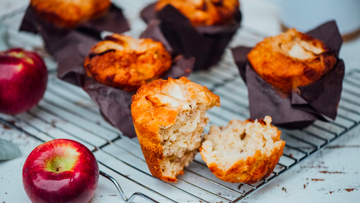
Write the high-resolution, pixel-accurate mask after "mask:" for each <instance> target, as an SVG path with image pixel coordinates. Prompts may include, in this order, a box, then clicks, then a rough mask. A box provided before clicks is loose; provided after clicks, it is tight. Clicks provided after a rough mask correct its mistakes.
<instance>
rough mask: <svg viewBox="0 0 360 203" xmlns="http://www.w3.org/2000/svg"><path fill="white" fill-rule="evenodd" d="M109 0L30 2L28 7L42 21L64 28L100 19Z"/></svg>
mask: <svg viewBox="0 0 360 203" xmlns="http://www.w3.org/2000/svg"><path fill="white" fill-rule="evenodd" d="M110 4H111V2H110V0H31V1H30V6H31V7H32V8H33V9H34V10H35V12H36V13H37V14H38V15H39V16H41V17H42V18H43V19H45V20H47V21H49V22H51V23H53V24H55V25H57V26H59V27H65V28H74V27H76V26H77V25H79V24H80V23H82V22H85V21H88V20H91V19H94V18H97V17H100V16H101V15H103V14H105V13H106V12H107V10H108V8H109V6H110Z"/></svg>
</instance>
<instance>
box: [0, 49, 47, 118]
mask: <svg viewBox="0 0 360 203" xmlns="http://www.w3.org/2000/svg"><path fill="white" fill-rule="evenodd" d="M47 80H48V74H47V69H46V66H45V64H44V61H43V60H42V59H41V57H40V56H39V55H37V54H36V53H34V52H29V51H24V50H22V49H20V48H15V49H10V50H7V51H4V52H0V113H5V114H17V113H21V112H24V111H26V110H28V109H30V108H31V107H33V106H34V105H36V104H37V103H38V102H39V101H40V99H41V98H42V97H43V95H44V92H45V89H46V84H47Z"/></svg>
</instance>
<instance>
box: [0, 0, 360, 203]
mask: <svg viewBox="0 0 360 203" xmlns="http://www.w3.org/2000/svg"><path fill="white" fill-rule="evenodd" d="M27 3H28V2H27V1H24V0H1V1H0V16H2V15H5V14H6V13H10V12H12V11H14V10H16V9H17V8H20V7H23V6H24V5H26V4H27ZM241 10H242V12H243V21H242V24H243V25H244V26H246V27H250V28H252V29H254V30H257V31H259V32H262V33H265V34H267V35H275V34H278V33H280V24H279V20H278V16H279V8H278V5H276V4H274V3H270V2H268V1H262V0H243V1H241ZM0 44H1V42H0ZM340 57H341V58H343V59H344V61H345V64H346V69H347V71H349V70H350V69H353V68H358V69H360V38H357V39H355V40H353V41H350V42H346V43H344V44H343V46H342V49H341V52H340ZM0 74H1V73H0ZM0 138H2V139H7V140H10V141H12V142H14V143H16V144H17V145H18V146H19V147H20V149H21V151H22V154H23V156H22V157H21V158H17V159H14V160H11V161H7V162H0V203H11V202H16V203H19V202H29V199H28V198H27V196H26V194H25V191H24V189H23V187H22V180H21V170H22V166H23V163H24V161H25V159H26V157H27V155H28V154H29V153H30V152H31V150H32V149H33V148H35V147H36V146H37V145H39V144H40V143H41V142H39V141H37V140H35V139H34V138H33V137H30V136H27V135H25V134H21V133H19V132H18V131H16V130H2V129H1V124H0ZM359 154H360V127H357V128H355V129H353V130H351V131H350V132H348V133H347V134H346V135H344V136H343V137H341V138H340V139H338V140H337V141H335V142H334V143H332V144H331V145H330V146H328V147H326V148H325V149H323V150H322V151H320V152H319V153H317V154H315V155H314V156H312V157H310V158H308V159H307V160H304V161H302V162H301V163H300V164H297V165H296V166H295V167H293V168H292V169H290V170H289V171H287V172H285V174H283V175H281V176H280V177H278V178H277V179H276V180H274V181H273V182H271V183H270V184H269V185H267V186H266V187H265V188H263V189H261V190H260V191H257V192H256V193H255V194H252V195H251V196H249V197H247V198H245V199H244V200H242V201H240V202H257V203H268V202H299V203H300V202H334V203H335V202H336V203H337V202H360V161H359ZM127 195H130V194H127ZM91 202H93V203H97V202H121V201H120V199H119V195H118V193H117V192H116V190H115V188H114V187H113V186H112V185H111V184H109V182H108V180H105V179H104V178H100V180H99V185H98V188H97V190H96V194H95V196H94V198H93V199H92V201H91Z"/></svg>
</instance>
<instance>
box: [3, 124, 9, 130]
mask: <svg viewBox="0 0 360 203" xmlns="http://www.w3.org/2000/svg"><path fill="white" fill-rule="evenodd" d="M2 126H3V128H4V129H11V127H9V126H7V125H5V124H3V125H2Z"/></svg>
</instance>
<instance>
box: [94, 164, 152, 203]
mask: <svg viewBox="0 0 360 203" xmlns="http://www.w3.org/2000/svg"><path fill="white" fill-rule="evenodd" d="M100 175H101V176H103V177H105V178H106V179H108V180H110V181H111V182H112V183H113V184H114V185H115V187H116V189H117V190H118V192H119V193H120V196H121V197H122V198H123V199H124V201H125V202H132V201H133V199H134V198H135V197H136V196H140V197H143V198H144V199H147V200H150V201H152V202H157V203H159V202H158V201H156V200H154V199H153V198H151V197H149V196H147V195H145V194H143V193H140V192H135V193H134V194H132V195H131V196H130V197H129V198H127V197H126V196H125V193H124V191H123V190H122V188H121V186H120V184H119V183H118V182H117V181H116V180H115V178H113V177H112V176H110V175H109V174H107V173H105V172H103V171H100ZM124 177H126V176H124ZM126 178H127V179H129V178H128V177H126Z"/></svg>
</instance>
